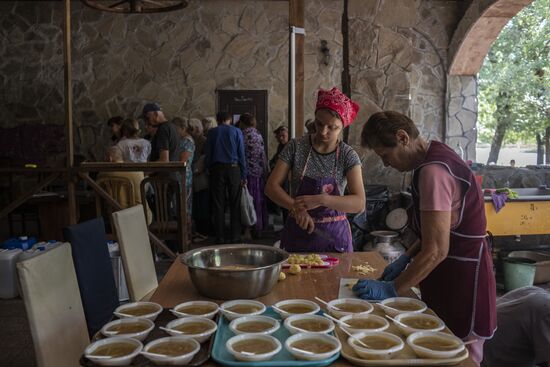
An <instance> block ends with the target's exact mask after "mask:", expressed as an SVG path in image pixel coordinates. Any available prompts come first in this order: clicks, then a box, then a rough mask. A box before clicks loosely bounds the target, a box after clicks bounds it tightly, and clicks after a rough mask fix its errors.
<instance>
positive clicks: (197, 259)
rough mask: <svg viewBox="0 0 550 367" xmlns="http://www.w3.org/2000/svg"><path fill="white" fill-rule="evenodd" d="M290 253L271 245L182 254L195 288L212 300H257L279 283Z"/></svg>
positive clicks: (216, 248) (232, 247)
mask: <svg viewBox="0 0 550 367" xmlns="http://www.w3.org/2000/svg"><path fill="white" fill-rule="evenodd" d="M288 256H289V255H288V253H287V252H286V251H284V250H281V249H279V248H276V247H272V246H262V245H245V244H242V245H219V246H209V247H203V248H199V249H196V250H191V251H188V252H186V253H185V254H183V255H181V261H182V262H183V263H184V264H185V265H187V267H188V268H189V275H190V276H191V281H192V282H193V284H194V285H195V288H197V290H198V291H199V293H201V294H202V295H204V296H206V297H209V298H213V299H238V298H257V297H260V296H263V295H265V294H268V293H269V292H271V289H272V288H273V286H275V284H276V283H277V280H278V279H279V273H280V272H281V266H282V263H283V262H284V261H285V260H286V259H287V258H288Z"/></svg>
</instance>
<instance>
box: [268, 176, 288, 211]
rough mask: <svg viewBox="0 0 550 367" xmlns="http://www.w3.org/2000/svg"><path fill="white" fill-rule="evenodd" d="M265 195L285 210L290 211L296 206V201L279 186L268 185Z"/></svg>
mask: <svg viewBox="0 0 550 367" xmlns="http://www.w3.org/2000/svg"><path fill="white" fill-rule="evenodd" d="M268 183H269V182H268ZM265 194H266V195H267V197H268V198H270V199H271V201H273V202H274V203H275V204H277V205H279V206H281V207H283V208H285V209H288V210H290V209H292V207H293V206H294V199H293V198H292V197H290V195H288V194H287V192H286V191H285V190H284V189H283V188H282V187H281V186H279V185H277V184H273V185H269V184H268V185H266V186H265Z"/></svg>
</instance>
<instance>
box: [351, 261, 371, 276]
mask: <svg viewBox="0 0 550 367" xmlns="http://www.w3.org/2000/svg"><path fill="white" fill-rule="evenodd" d="M351 270H353V271H356V272H358V273H359V274H361V275H369V274H370V273H374V272H375V271H376V269H375V268H373V267H372V266H370V265H369V263H364V264H361V265H355V266H352V267H351Z"/></svg>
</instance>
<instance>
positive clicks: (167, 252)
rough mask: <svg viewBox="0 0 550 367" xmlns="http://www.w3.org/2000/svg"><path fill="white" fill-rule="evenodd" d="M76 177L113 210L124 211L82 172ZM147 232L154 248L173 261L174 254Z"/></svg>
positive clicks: (152, 234) (158, 239)
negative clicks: (84, 182)
mask: <svg viewBox="0 0 550 367" xmlns="http://www.w3.org/2000/svg"><path fill="white" fill-rule="evenodd" d="M78 175H79V176H80V178H82V179H83V180H84V181H86V182H87V183H88V185H90V187H91V188H92V189H94V190H95V192H96V193H98V194H99V196H101V197H102V198H103V199H105V200H106V201H107V203H108V204H109V205H111V206H112V207H113V208H115V209H116V210H122V209H124V208H123V207H121V206H120V204H119V203H118V202H117V201H116V200H115V199H113V198H112V197H111V195H109V193H107V191H105V190H103V188H102V187H101V186H99V185H98V184H97V183H96V182H95V181H94V180H93V179H92V178H91V177H90V176H88V175H87V174H86V173H83V172H80V173H78ZM147 232H148V233H149V238H150V239H151V242H153V244H154V245H155V246H157V247H158V248H159V249H160V250H161V251H162V252H164V253H165V254H166V255H168V256H169V257H170V258H171V259H175V258H176V254H174V253H173V252H172V250H170V249H169V248H168V247H167V246H166V245H165V244H164V242H162V240H161V239H160V238H158V237H157V236H155V234H154V233H152V232H151V231H149V229H147Z"/></svg>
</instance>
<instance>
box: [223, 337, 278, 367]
mask: <svg viewBox="0 0 550 367" xmlns="http://www.w3.org/2000/svg"><path fill="white" fill-rule="evenodd" d="M225 347H226V348H227V351H228V352H229V353H231V354H232V355H233V357H235V359H236V360H238V361H242V362H259V361H267V360H270V359H271V358H273V356H274V355H275V354H277V353H279V352H280V351H281V349H282V346H281V342H280V341H278V340H277V339H276V338H274V337H273V336H271V335H261V334H241V335H237V336H234V337H232V338H229V339H228V340H227V342H226V343H225Z"/></svg>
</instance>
